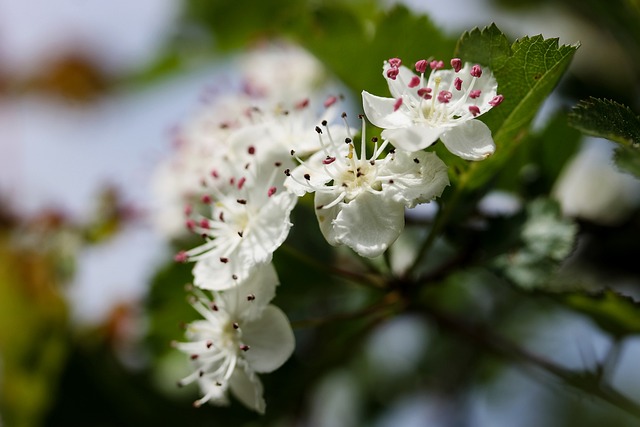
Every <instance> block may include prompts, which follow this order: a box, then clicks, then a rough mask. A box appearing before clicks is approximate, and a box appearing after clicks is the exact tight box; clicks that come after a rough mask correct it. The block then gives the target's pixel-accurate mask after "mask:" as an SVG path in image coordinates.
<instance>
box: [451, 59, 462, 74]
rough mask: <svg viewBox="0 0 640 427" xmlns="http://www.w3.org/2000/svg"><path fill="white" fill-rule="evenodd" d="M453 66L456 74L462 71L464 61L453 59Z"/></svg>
mask: <svg viewBox="0 0 640 427" xmlns="http://www.w3.org/2000/svg"><path fill="white" fill-rule="evenodd" d="M451 66H452V67H453V71H455V72H456V73H457V72H458V71H460V70H461V69H462V60H461V59H460V58H453V59H452V60H451Z"/></svg>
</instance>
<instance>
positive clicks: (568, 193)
mask: <svg viewBox="0 0 640 427" xmlns="http://www.w3.org/2000/svg"><path fill="white" fill-rule="evenodd" d="M612 150H613V144H611V143H610V142H607V141H604V140H600V139H596V138H585V144H584V146H583V147H582V150H581V151H580V152H579V153H578V154H576V156H575V157H574V158H573V159H572V160H571V161H570V162H568V163H567V164H566V166H565V167H564V169H563V171H562V173H561V174H560V176H559V177H558V180H557V181H556V184H555V187H554V188H553V191H552V194H553V196H554V198H555V199H556V200H558V202H559V203H560V206H561V208H562V212H563V213H564V214H565V215H567V216H570V217H576V218H581V219H585V220H588V221H592V222H595V223H599V224H605V225H616V224H620V223H621V222H623V221H625V220H626V219H627V218H628V217H629V214H630V213H631V212H632V211H633V209H635V208H637V207H638V205H640V182H638V180H637V179H635V178H634V177H633V176H631V175H629V174H626V173H623V172H620V171H619V170H617V169H616V168H615V166H614V165H613V161H612V159H611V156H612Z"/></svg>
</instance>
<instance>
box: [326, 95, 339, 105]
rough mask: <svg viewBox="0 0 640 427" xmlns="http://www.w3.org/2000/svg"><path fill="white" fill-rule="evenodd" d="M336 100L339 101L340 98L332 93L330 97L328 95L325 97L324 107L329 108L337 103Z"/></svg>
mask: <svg viewBox="0 0 640 427" xmlns="http://www.w3.org/2000/svg"><path fill="white" fill-rule="evenodd" d="M336 102H338V98H337V97H336V96H333V95H331V96H330V97H328V98H327V99H325V101H324V108H329V107H331V106H332V105H333V104H335V103H336Z"/></svg>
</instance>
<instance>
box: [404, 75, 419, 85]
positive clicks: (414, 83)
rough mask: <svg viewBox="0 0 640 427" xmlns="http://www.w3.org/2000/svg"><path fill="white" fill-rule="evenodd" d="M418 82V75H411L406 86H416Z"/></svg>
mask: <svg viewBox="0 0 640 427" xmlns="http://www.w3.org/2000/svg"><path fill="white" fill-rule="evenodd" d="M419 84H420V77H418V76H413V77H411V80H410V81H409V84H408V85H407V86H409V87H416V86H418V85H419Z"/></svg>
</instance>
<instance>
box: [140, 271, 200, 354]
mask: <svg viewBox="0 0 640 427" xmlns="http://www.w3.org/2000/svg"><path fill="white" fill-rule="evenodd" d="M192 268H193V264H182V263H178V262H175V261H173V260H171V261H169V262H167V263H166V264H165V265H164V266H163V267H162V268H161V269H160V270H159V271H158V273H157V274H156V275H155V277H154V278H153V280H152V282H151V289H150V290H149V295H148V296H147V299H146V309H147V312H148V314H149V331H148V333H147V340H148V343H149V345H150V349H151V351H152V354H153V355H154V356H157V357H159V356H162V355H164V354H166V353H167V352H168V351H172V350H173V349H172V348H171V346H170V345H169V344H170V343H171V341H174V340H180V339H182V335H183V331H181V330H180V326H181V325H182V324H186V323H188V322H190V321H191V320H193V319H195V318H197V317H198V314H197V313H196V311H195V310H194V309H193V307H191V305H190V304H189V303H188V302H187V293H186V292H185V285H186V284H188V283H191V281H192V280H193V276H192V275H191V270H192Z"/></svg>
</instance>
